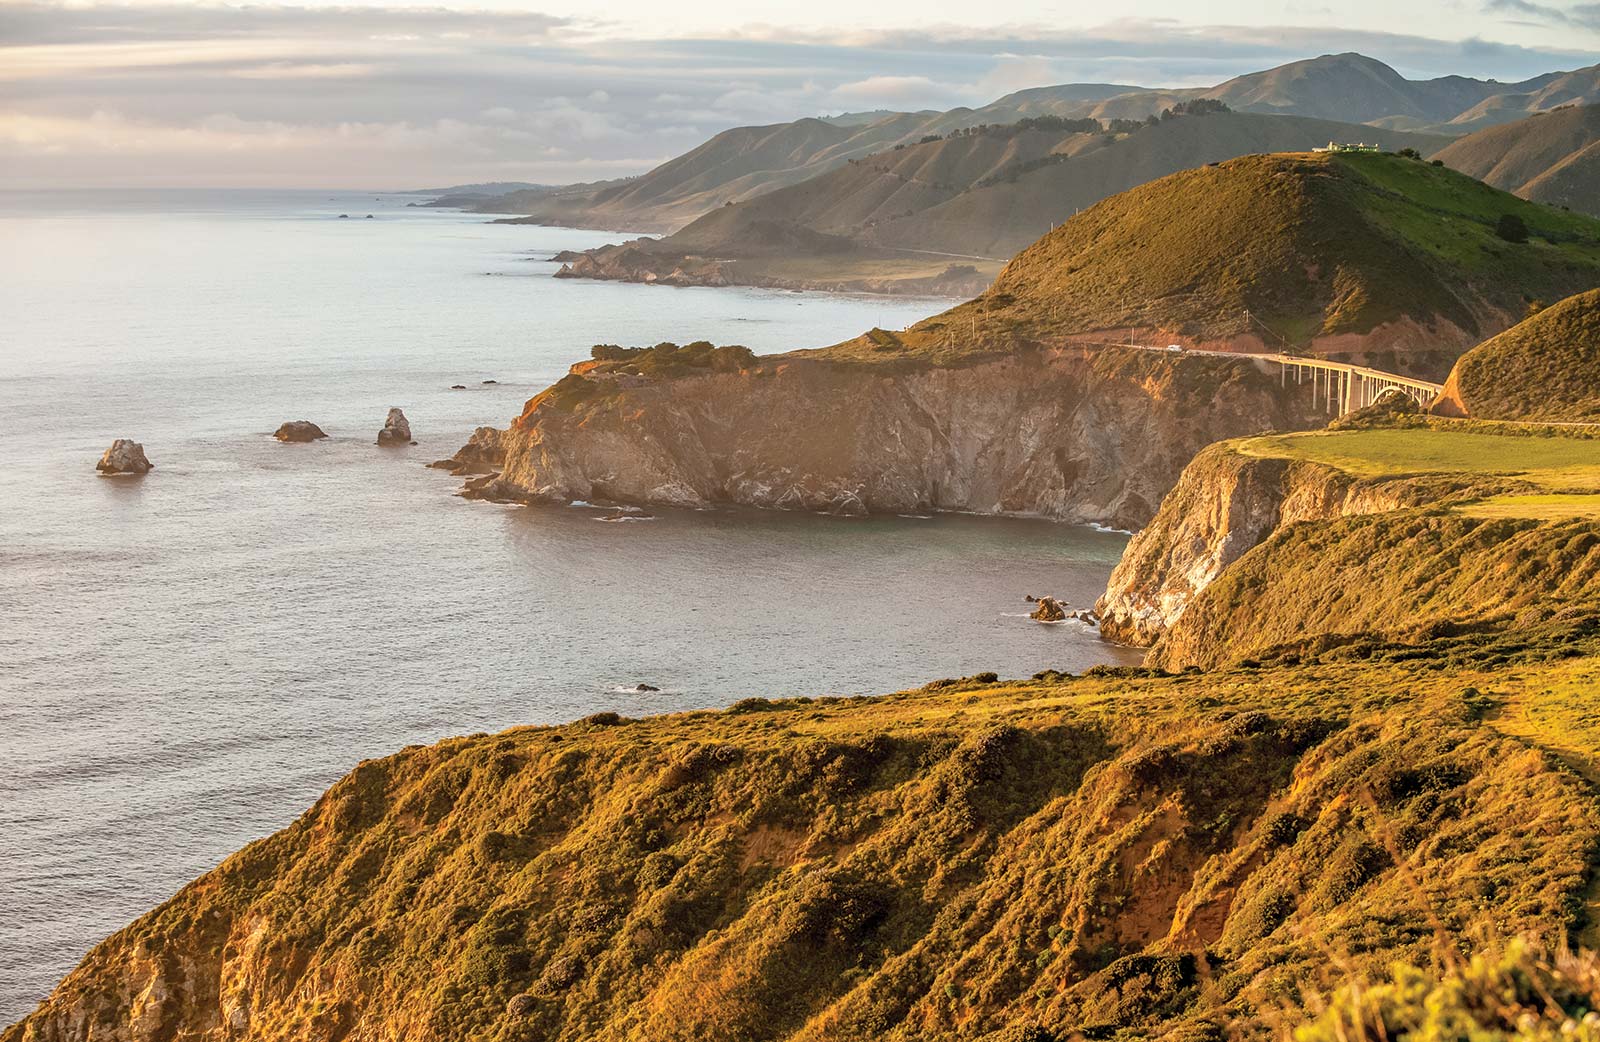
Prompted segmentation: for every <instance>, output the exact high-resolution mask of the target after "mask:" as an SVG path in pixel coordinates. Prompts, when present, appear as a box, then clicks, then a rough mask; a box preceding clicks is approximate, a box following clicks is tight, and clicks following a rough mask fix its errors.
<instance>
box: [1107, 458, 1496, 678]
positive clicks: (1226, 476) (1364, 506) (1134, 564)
mask: <svg viewBox="0 0 1600 1042" xmlns="http://www.w3.org/2000/svg"><path fill="white" fill-rule="evenodd" d="M1477 488H1478V483H1476V482H1471V481H1465V480H1460V479H1455V478H1449V477H1437V478H1431V479H1425V478H1415V477H1405V478H1397V479H1377V480H1362V479H1359V478H1357V477H1355V476H1353V475H1351V474H1348V473H1346V472H1344V471H1341V470H1337V469H1335V468H1333V467H1329V466H1325V465H1323V464H1319V463H1312V462H1307V461H1302V460H1288V459H1274V458H1263V457H1258V456H1249V455H1245V454H1243V453H1241V452H1240V451H1238V447H1237V446H1235V445H1231V444H1219V445H1213V446H1211V447H1210V448H1208V449H1206V450H1205V451H1204V452H1202V453H1201V454H1200V455H1198V456H1197V457H1196V458H1195V460H1194V462H1192V463H1191V464H1189V466H1188V467H1186V468H1185V469H1184V471H1183V475H1182V476H1181V477H1180V478H1179V480H1178V483H1177V485H1176V487H1174V488H1173V490H1172V492H1171V493H1170V494H1169V495H1168V496H1167V498H1166V499H1165V500H1163V501H1162V503H1161V509H1160V511H1159V512H1158V513H1157V514H1156V517H1155V519H1154V521H1152V522H1151V524H1150V525H1149V526H1148V527H1146V528H1145V529H1143V530H1142V531H1140V532H1139V533H1138V534H1137V535H1135V536H1134V537H1133V540H1132V541H1131V542H1130V543H1129V544H1128V548H1127V550H1126V551H1124V553H1123V555H1122V560H1121V561H1120V562H1118V564H1117V567H1116V569H1115V570H1114V571H1113V572H1112V573H1111V579H1110V582H1109V583H1108V584H1107V588H1106V594H1105V596H1104V597H1102V598H1101V599H1100V602H1099V604H1098V605H1097V606H1096V610H1097V611H1098V612H1099V613H1100V617H1101V632H1102V633H1103V634H1104V635H1105V636H1106V637H1108V638H1109V639H1112V640H1116V641H1120V642H1123V643H1127V644H1133V645H1136V646H1140V647H1148V646H1150V645H1151V644H1154V643H1156V641H1157V640H1158V639H1160V638H1161V637H1162V636H1163V635H1165V634H1166V633H1167V632H1168V631H1169V630H1170V629H1171V628H1172V627H1173V625H1174V624H1175V623H1177V621H1178V620H1179V618H1181V617H1182V616H1183V614H1184V612H1185V611H1186V610H1187V609H1188V608H1189V606H1190V605H1191V604H1193V603H1194V601H1195V599H1196V598H1197V597H1198V596H1199V595H1200V594H1201V593H1202V592H1203V591H1204V590H1205V589H1206V588H1207V587H1208V586H1210V585H1211V583H1213V582H1214V581H1216V579H1217V577H1218V576H1220V575H1221V574H1222V573H1223V571H1224V569H1226V568H1227V567H1228V566H1229V565H1231V564H1233V563H1234V562H1235V561H1237V560H1238V559H1239V558H1241V557H1243V556H1244V555H1245V554H1246V553H1247V552H1249V551H1250V550H1252V549H1254V548H1255V547H1257V546H1259V545H1260V544H1261V543H1263V542H1265V541H1266V540H1267V538H1268V537H1269V536H1271V535H1272V534H1273V533H1274V532H1276V531H1278V530H1279V529H1280V528H1284V527H1287V526H1289V525H1293V524H1295V523H1296V522H1299V521H1312V520H1329V519H1333V518H1339V517H1348V516H1350V515H1355V514H1373V513H1381V512H1383V511H1389V510H1397V509H1400V508H1402V507H1408V506H1416V505H1420V504H1423V503H1427V502H1432V501H1436V500H1438V499H1440V498H1447V497H1449V496H1450V495H1456V496H1464V495H1468V494H1473V491H1474V490H1475V489H1477Z"/></svg>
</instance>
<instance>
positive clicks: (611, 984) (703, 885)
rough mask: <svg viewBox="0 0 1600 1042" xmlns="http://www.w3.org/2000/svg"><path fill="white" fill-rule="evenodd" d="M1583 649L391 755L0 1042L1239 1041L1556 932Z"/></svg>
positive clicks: (1574, 626) (960, 686)
mask: <svg viewBox="0 0 1600 1042" xmlns="http://www.w3.org/2000/svg"><path fill="white" fill-rule="evenodd" d="M1597 654H1600V638H1597V637H1596V635H1595V630H1594V620H1593V619H1592V618H1590V619H1588V620H1586V621H1583V622H1581V623H1580V622H1577V621H1573V620H1570V619H1568V620H1563V621H1559V622H1558V621H1551V622H1544V623H1535V624H1532V625H1530V626H1529V627H1528V628H1527V629H1526V630H1525V631H1524V632H1521V633H1518V634H1515V635H1507V636H1502V637H1494V638H1485V637H1477V638H1460V637H1441V638H1439V639H1437V640H1435V641H1433V642H1432V643H1431V644H1429V645H1427V646H1426V647H1424V648H1421V649H1409V650H1407V651H1406V653H1405V654H1403V655H1401V654H1391V653H1390V652H1389V651H1388V650H1386V649H1384V648H1382V647H1376V648H1373V649H1370V655H1371V657H1370V659H1362V658H1356V657H1351V656H1345V657H1330V658H1327V659H1325V660H1322V661H1318V662H1315V663H1314V664H1311V663H1303V664H1301V665H1299V666H1294V667H1288V666H1283V667H1278V668H1267V669H1241V670H1235V671H1230V672H1223V673H1217V674H1212V675H1185V676H1180V677H1170V676H1157V675H1148V674H1145V673H1143V672H1142V671H1138V670H1129V671H1115V670H1113V671H1101V673H1100V674H1099V675H1090V676H1085V677H1081V678H1074V677H1063V676H1060V675H1058V674H1043V675H1041V676H1040V677H1039V678H1037V679H1035V680H1033V681H1024V682H996V681H994V680H993V679H992V678H990V677H987V676H986V677H976V678H970V679H968V680H965V681H956V682H941V683H939V684H935V685H930V686H929V687H928V688H925V689H922V690H918V691H913V692H907V693H903V694H899V695H894V696H889V697H885V698H876V699H850V700H844V701H810V700H799V701H797V702H788V703H779V704H774V703H770V702H766V701H764V700H762V699H751V700H749V701H747V702H745V703H741V704H739V705H736V706H734V707H733V708H732V709H730V710H729V711H727V712H724V713H691V714H686V715H681V716H675V717H667V718H658V719H650V720H640V721H630V720H625V719H619V718H617V717H615V716H614V715H610V714H601V715H599V716H596V717H593V718H590V719H589V720H586V721H583V722H580V723H577V724H574V725H571V726H567V727H560V728H523V729H518V730H513V731H510V732H506V733H504V734H501V735H495V736H484V735H480V736H475V737H471V738H463V739H456V740H451V741H447V742H443V743H441V744H439V745H437V746H434V747H431V748H413V749H408V750H406V751H405V752H402V753H400V754H397V755H395V756H392V757H389V758H387V759H384V760H379V761H373V762H369V763H366V764H363V765H362V766H361V767H360V768H358V769H357V770H356V771H355V772H353V773H352V774H351V775H350V776H349V777H347V778H346V779H345V780H344V781H342V782H340V783H339V784H338V785H336V786H335V787H334V788H333V789H332V790H330V791H329V792H328V794H327V795H326V796H324V797H323V798H322V799H321V800H320V801H318V803H317V804H316V806H315V807H313V808H312V809H311V810H310V811H308V812H307V813H306V815H305V816H304V817H303V818H301V820H300V821H298V822H297V823H295V824H294V825H292V826H291V827H289V828H288V829H286V830H284V831H283V832H281V833H279V834H278V835H276V836H274V837H272V838H270V839H267V840H264V841H262V842H260V843H257V844H254V845H252V846H251V847H249V848H247V849H246V850H244V851H242V852H241V853H239V854H238V855H236V856H234V857H233V858H230V859H229V860H228V861H227V862H225V863H224V864H223V865H222V866H221V867H220V868H219V869H217V870H216V871H214V872H212V873H209V874H208V875H206V876H205V877H203V878H202V879H200V880H199V881H197V882H196V883H194V884H192V885H190V886H189V887H186V888H185V889H184V890H183V891H182V892H181V893H180V894H178V895H177V896H176V897H175V898H174V899H173V900H172V901H170V902H168V903H167V904H165V905H164V906H162V907H161V908H160V909H158V910H156V911H154V912H153V913H151V914H150V915H149V916H147V917H145V918H143V919H141V920H140V921H139V922H137V923H136V924H134V925H133V926H131V927H129V928H128V929H126V930H124V931H123V932H121V933H119V934H117V935H115V936H113V937H112V938H111V939H109V940H108V941H107V942H106V943H105V944H103V945H101V946H100V947H99V948H98V949H96V951H95V952H94V953H93V954H91V955H90V957H89V958H88V959H87V960H86V961H85V963H84V964H83V966H82V967H80V969H78V970H77V971H76V972H75V973H74V974H73V975H72V976H70V977H69V978H68V979H67V981H66V982H65V983H64V984H63V985H62V987H61V989H60V990H59V991H58V992H57V994H56V996H55V997H54V998H52V999H51V1000H50V1001H49V1002H48V1003H46V1005H45V1006H44V1007H43V1008H42V1009H41V1011H40V1012H39V1013H37V1014H35V1015H34V1016H33V1018H32V1019H30V1020H29V1021H27V1022H25V1023H24V1024H22V1025H19V1026H18V1027H16V1028H13V1029H12V1030H10V1031H9V1032H6V1033H5V1034H4V1035H3V1036H0V1037H3V1038H4V1039H5V1042H19V1040H21V1039H23V1038H25V1037H26V1038H79V1037H84V1035H83V1034H81V1032H82V1031H84V1030H86V1026H87V1025H90V1024H102V1025H107V1027H106V1028H105V1029H104V1030H103V1031H101V1030H97V1031H96V1033H95V1036H94V1037H96V1038H101V1037H103V1036H104V1037H108V1038H109V1037H116V1038H120V1037H123V1036H122V1035H121V1034H115V1033H114V1029H113V1028H111V1027H110V1025H118V1024H123V1025H135V1026H139V1029H140V1030H144V1028H145V1027H150V1026H153V1025H160V1031H161V1032H162V1033H163V1037H195V1036H196V1035H197V1034H198V1033H200V1032H203V1031H216V1032H221V1031H223V1030H224V1029H223V1028H222V1027H221V1026H222V1025H227V1028H226V1031H227V1033H228V1034H230V1036H231V1035H247V1036H248V1037H254V1038H314V1039H332V1038H343V1037H353V1038H363V1037H384V1038H392V1039H396V1040H402V1039H404V1040H419V1042H420V1040H422V1039H436V1038H440V1037H448V1038H452V1039H460V1040H475V1039H485V1040H489V1039H492V1040H511V1039H523V1038H542V1039H550V1040H573V1042H576V1040H579V1039H595V1038H608V1039H619V1040H620V1039H651V1040H653V1042H660V1040H672V1039H686V1040H687V1039H694V1040H697V1042H704V1040H718V1042H720V1040H733V1039H739V1040H765V1039H795V1040H800V1039H805V1040H824V1039H837V1040H841V1042H842V1040H846V1039H850V1040H858V1039H862V1038H882V1039H906V1040H909V1039H930V1040H931V1039H940V1040H950V1039H986V1040H990V1042H1020V1040H1023V1039H1027V1040H1030V1042H1049V1040H1052V1039H1056V1038H1066V1037H1078V1034H1077V1033H1081V1036H1082V1037H1089V1038H1112V1037H1127V1038H1133V1037H1148V1036H1153V1035H1160V1036H1161V1037H1166V1038H1186V1039H1196V1040H1198V1039H1220V1038H1225V1037H1267V1036H1269V1035H1273V1034H1277V1033H1279V1032H1281V1031H1282V1030H1283V1029H1284V1028H1285V1027H1286V1026H1287V1025H1289V1024H1293V1023H1295V1022H1297V1021H1299V1020H1303V1019H1306V1018H1308V1017H1310V1016H1312V1015H1313V1013H1314V1011H1315V1010H1317V1009H1319V1008H1320V1007H1321V999H1320V996H1322V995H1325V994H1326V993H1327V992H1329V991H1330V990H1331V989H1333V988H1334V987H1336V986H1337V985H1339V984H1340V983H1342V982H1343V980H1344V979H1346V977H1347V976H1348V975H1351V974H1365V975H1378V974H1381V973H1382V972H1384V969H1385V967H1387V965H1388V964H1389V963H1390V962H1391V961H1393V960H1395V959H1409V960H1414V961H1426V959H1427V958H1428V955H1429V953H1430V952H1432V951H1436V950H1440V946H1441V945H1443V946H1444V948H1445V950H1454V949H1456V948H1457V946H1466V945H1470V944H1474V943H1477V941H1479V940H1481V938H1482V937H1484V936H1486V935H1492V936H1508V935H1513V934H1517V933H1521V932H1535V933H1539V934H1542V935H1544V936H1547V937H1552V938H1558V939H1559V938H1566V937H1573V938H1576V937H1578V936H1579V935H1580V934H1581V932H1582V931H1583V930H1584V928H1585V926H1586V924H1587V923H1589V922H1590V914H1591V906H1592V902H1593V899H1594V895H1593V893H1592V891H1591V888H1590V858H1591V854H1592V851H1593V850H1594V849H1595V845H1596V844H1597V843H1600V811H1597V809H1596V808H1597V803H1596V798H1595V797H1596V792H1595V790H1594V788H1593V787H1592V785H1591V783H1589V782H1587V781H1586V780H1585V779H1584V777H1583V776H1581V775H1579V774H1575V773H1573V772H1572V771H1571V770H1568V769H1567V768H1566V767H1564V766H1562V764H1561V762H1560V761H1559V760H1558V759H1557V758H1556V756H1555V755H1554V753H1553V751H1552V750H1551V749H1550V748H1548V747H1546V746H1545V745H1544V744H1543V743H1544V738H1543V734H1542V732H1541V731H1540V729H1539V725H1538V721H1541V720H1545V719H1548V718H1550V715H1551V714H1571V713H1577V714H1579V715H1582V714H1583V713H1584V712H1586V710H1584V709H1583V706H1584V705H1585V694H1584V693H1585V692H1586V691H1589V690H1591V689H1592V685H1593V683H1594V681H1595V678H1596V675H1597V667H1600V659H1597V658H1596V656H1597ZM1530 721H1531V723H1530ZM1562 740H1563V741H1564V742H1566V743H1567V744H1568V746H1573V745H1576V746H1577V747H1578V750H1579V751H1577V752H1574V751H1572V750H1570V749H1564V750H1563V751H1562V754H1563V755H1567V756H1584V757H1592V756H1593V755H1594V752H1595V749H1594V748H1592V745H1593V742H1592V735H1589V734H1587V733H1586V732H1584V731H1583V730H1582V729H1581V728H1580V729H1573V730H1565V731H1564V732H1563V739H1562ZM30 1032H31V1034H30ZM1119 1033H1120V1034H1119Z"/></svg>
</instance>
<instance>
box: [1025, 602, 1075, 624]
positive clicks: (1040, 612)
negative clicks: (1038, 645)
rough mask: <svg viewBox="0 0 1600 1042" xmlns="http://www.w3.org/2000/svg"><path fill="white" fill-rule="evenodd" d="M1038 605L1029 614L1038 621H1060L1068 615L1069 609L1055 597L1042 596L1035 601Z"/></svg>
mask: <svg viewBox="0 0 1600 1042" xmlns="http://www.w3.org/2000/svg"><path fill="white" fill-rule="evenodd" d="M1034 603H1035V604H1037V605H1038V607H1036V608H1034V609H1033V612H1032V614H1030V615H1029V616H1028V618H1030V619H1034V620H1036V621H1038V622H1060V621H1062V620H1063V619H1065V618H1066V617H1067V609H1066V608H1064V607H1063V606H1062V604H1061V602H1060V601H1058V600H1056V599H1055V598H1054V597H1040V598H1039V599H1038V600H1037V601H1035V602H1034Z"/></svg>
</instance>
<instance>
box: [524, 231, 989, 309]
mask: <svg viewBox="0 0 1600 1042" xmlns="http://www.w3.org/2000/svg"><path fill="white" fill-rule="evenodd" d="M824 238H826V237H824ZM795 252H797V253H799V254H801V255H807V256H810V257H811V258H812V259H818V258H826V259H830V260H832V261H833V262H834V263H833V265H832V270H831V271H829V265H827V264H820V265H817V268H818V273H816V274H810V275H804V276H802V275H796V274H794V273H793V271H792V270H791V269H792V265H784V264H782V263H773V260H774V258H771V257H766V256H758V257H748V258H742V259H728V258H726V257H716V256H701V255H698V254H692V253H683V252H681V251H674V250H671V249H670V248H665V247H662V246H661V245H659V244H657V243H656V242H655V241H654V240H650V239H636V240H633V241H631V242H626V243H621V244H618V245H615V246H602V247H599V248H597V249H593V250H588V251H585V252H583V253H576V252H571V251H568V252H564V253H561V254H558V255H557V256H556V260H559V261H562V262H563V263H562V265H561V270H559V271H557V272H556V274H555V277H556V278H558V279H605V280H610V281H614V282H636V283H642V284H644V285H650V286H714V287H720V286H758V287H762V288H765V289H790V290H814V291H818V292H826V293H882V294H889V295H895V294H899V295H911V296H948V297H970V296H974V295H976V294H978V293H981V292H983V290H984V289H985V288H986V287H987V286H988V285H989V283H990V281H992V279H993V276H994V268H995V267H997V265H992V264H991V265H986V269H987V270H983V271H980V270H979V269H978V267H977V266H975V265H973V264H968V263H960V262H955V263H949V264H946V265H945V266H944V267H943V268H942V269H939V270H935V271H931V272H929V273H927V274H922V275H898V274H894V272H895V271H896V269H897V268H899V267H903V266H904V264H905V260H906V256H907V255H906V254H904V253H898V254H896V253H884V252H882V251H879V252H878V253H874V252H872V251H867V250H861V249H858V248H856V247H854V246H853V245H851V244H849V243H837V244H826V243H825V244H820V245H819V244H814V243H808V244H807V245H806V247H804V248H798V249H797V250H796V251H795ZM793 256H794V254H793V253H788V252H786V253H785V254H784V255H783V259H784V260H789V259H792V257H793ZM841 272H842V273H845V274H841Z"/></svg>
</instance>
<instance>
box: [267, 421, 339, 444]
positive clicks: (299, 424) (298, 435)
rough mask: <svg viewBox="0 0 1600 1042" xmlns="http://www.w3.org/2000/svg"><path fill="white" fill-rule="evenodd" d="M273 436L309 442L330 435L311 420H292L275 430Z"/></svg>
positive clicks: (279, 438)
mask: <svg viewBox="0 0 1600 1042" xmlns="http://www.w3.org/2000/svg"><path fill="white" fill-rule="evenodd" d="M272 436H273V437H274V438H277V439H278V440H279V441H283V442H307V441H316V440H317V439H318V438H326V437H327V436H328V435H327V434H326V433H325V432H324V431H323V429H322V428H321V427H318V426H317V425H316V424H314V423H312V422H311V421H310V420H290V421H289V422H288V423H285V424H284V425H283V426H281V427H279V428H278V429H277V430H276V431H274V432H273V433H272Z"/></svg>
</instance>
